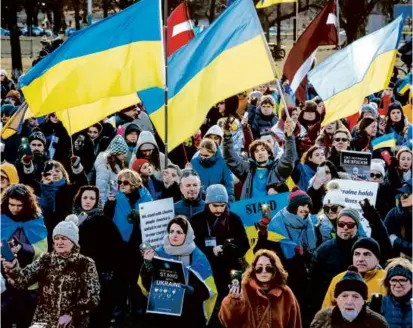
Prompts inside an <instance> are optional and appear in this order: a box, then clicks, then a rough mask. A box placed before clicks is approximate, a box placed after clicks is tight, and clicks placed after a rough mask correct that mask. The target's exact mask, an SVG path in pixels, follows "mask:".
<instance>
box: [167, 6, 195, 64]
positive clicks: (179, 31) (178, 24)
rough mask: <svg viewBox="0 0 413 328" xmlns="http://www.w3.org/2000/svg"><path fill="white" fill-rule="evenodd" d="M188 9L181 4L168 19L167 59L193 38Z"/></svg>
mask: <svg viewBox="0 0 413 328" xmlns="http://www.w3.org/2000/svg"><path fill="white" fill-rule="evenodd" d="M194 36H195V34H194V31H192V26H191V21H190V20H189V15H188V7H187V5H186V2H185V1H184V2H182V3H181V4H180V5H179V6H178V7H176V8H175V10H174V11H173V12H172V13H171V15H170V16H169V17H168V57H169V56H170V55H172V54H173V53H174V52H175V51H176V50H178V49H179V48H181V47H182V46H184V45H185V44H187V43H188V42H189V41H191V40H192V39H193V38H194Z"/></svg>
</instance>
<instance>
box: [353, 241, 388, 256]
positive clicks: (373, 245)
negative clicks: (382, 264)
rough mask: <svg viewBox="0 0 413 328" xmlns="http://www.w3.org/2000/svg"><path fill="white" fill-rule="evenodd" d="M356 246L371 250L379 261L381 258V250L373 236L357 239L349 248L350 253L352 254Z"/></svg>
mask: <svg viewBox="0 0 413 328" xmlns="http://www.w3.org/2000/svg"><path fill="white" fill-rule="evenodd" d="M357 248H365V249H368V250H369V251H371V252H372V253H373V254H374V255H375V256H376V258H377V261H380V259H381V251H380V245H379V244H378V242H377V241H375V240H374V239H373V238H368V237H363V238H360V239H359V240H357V241H356V242H355V243H354V245H353V247H352V248H351V254H354V251H355V250H356V249H357Z"/></svg>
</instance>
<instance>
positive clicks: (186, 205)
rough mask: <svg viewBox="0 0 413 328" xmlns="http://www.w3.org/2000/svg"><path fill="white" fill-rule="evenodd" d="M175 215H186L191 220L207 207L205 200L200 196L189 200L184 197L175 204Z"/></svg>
mask: <svg viewBox="0 0 413 328" xmlns="http://www.w3.org/2000/svg"><path fill="white" fill-rule="evenodd" d="M174 207H175V215H185V216H186V218H187V219H188V220H189V219H190V218H191V217H192V216H193V215H195V214H197V213H199V212H202V211H203V210H204V208H205V202H204V201H203V200H202V199H201V197H199V198H198V199H197V200H194V201H189V200H187V199H182V200H180V201H179V202H177V203H175V204H174Z"/></svg>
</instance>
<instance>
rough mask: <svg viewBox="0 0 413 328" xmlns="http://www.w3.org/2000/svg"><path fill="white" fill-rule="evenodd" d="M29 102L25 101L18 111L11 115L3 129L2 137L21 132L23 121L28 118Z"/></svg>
mask: <svg viewBox="0 0 413 328" xmlns="http://www.w3.org/2000/svg"><path fill="white" fill-rule="evenodd" d="M28 108H29V107H28V105H27V102H26V101H25V102H23V104H21V105H20V107H19V108H18V109H17V111H16V112H15V113H14V114H13V115H12V116H11V117H10V119H9V120H8V121H7V123H6V124H5V125H4V126H3V128H2V129H1V138H2V139H7V138H9V137H11V136H12V135H14V134H16V133H20V132H21V129H22V126H23V122H24V120H25V119H26V118H27V116H26V113H27V111H28Z"/></svg>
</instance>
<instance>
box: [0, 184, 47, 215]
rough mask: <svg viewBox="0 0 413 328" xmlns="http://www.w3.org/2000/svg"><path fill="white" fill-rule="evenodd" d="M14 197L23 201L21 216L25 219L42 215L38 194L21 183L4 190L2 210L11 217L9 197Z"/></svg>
mask: <svg viewBox="0 0 413 328" xmlns="http://www.w3.org/2000/svg"><path fill="white" fill-rule="evenodd" d="M10 198H13V199H16V200H18V201H21V202H22V203H23V209H22V212H21V215H19V216H20V217H22V218H23V221H27V220H32V219H35V218H38V217H40V216H41V215H42V211H41V209H40V206H39V204H38V203H37V199H36V195H35V194H34V192H33V189H32V188H31V187H29V186H26V185H24V184H21V183H17V184H14V185H11V186H9V187H7V188H6V189H4V190H3V192H2V194H1V212H2V213H3V214H6V215H8V216H10V217H11V213H10V210H9V199H10Z"/></svg>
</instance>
